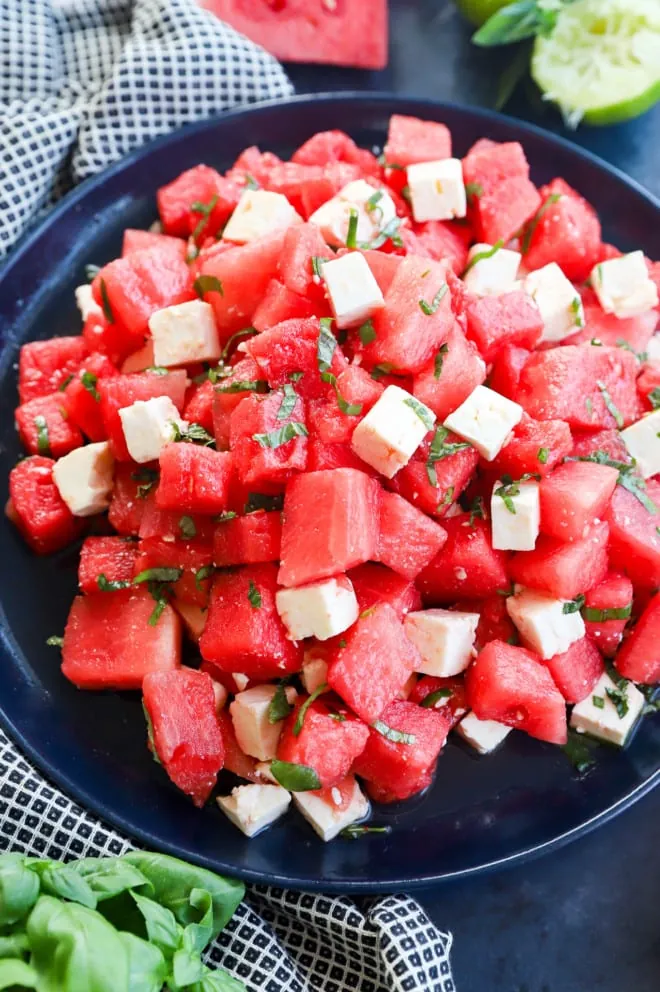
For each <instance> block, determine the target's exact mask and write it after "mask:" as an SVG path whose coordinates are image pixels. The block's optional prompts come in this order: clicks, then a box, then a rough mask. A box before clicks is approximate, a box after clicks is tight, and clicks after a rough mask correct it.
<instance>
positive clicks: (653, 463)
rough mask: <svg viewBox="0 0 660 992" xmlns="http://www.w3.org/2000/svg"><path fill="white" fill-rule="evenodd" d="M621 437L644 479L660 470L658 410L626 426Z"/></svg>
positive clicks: (659, 420)
mask: <svg viewBox="0 0 660 992" xmlns="http://www.w3.org/2000/svg"><path fill="white" fill-rule="evenodd" d="M621 438H622V439H623V441H625V444H626V448H627V449H628V451H629V452H630V454H631V455H632V456H633V458H634V459H635V461H636V462H637V468H638V469H639V470H640V472H641V473H642V475H643V477H644V478H645V479H650V478H651V476H652V475H656V474H657V473H658V472H660V410H654V411H653V413H649V414H647V415H646V416H645V417H642V419H641V420H638V421H637V422H636V423H634V424H631V425H630V427H626V429H625V431H621Z"/></svg>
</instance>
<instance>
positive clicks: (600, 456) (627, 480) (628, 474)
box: [564, 450, 658, 515]
mask: <svg viewBox="0 0 660 992" xmlns="http://www.w3.org/2000/svg"><path fill="white" fill-rule="evenodd" d="M564 461H567V462H594V463H595V464H596V465H609V466H611V467H612V468H616V469H618V470H619V477H618V478H617V480H616V481H617V485H618V486H623V488H624V489H627V490H628V492H629V493H632V495H633V496H634V497H635V498H636V499H638V500H639V502H640V503H641V504H642V506H643V507H644V509H645V510H647V511H648V512H649V513H652V514H654V515H655V514H657V513H658V507H657V506H656V505H655V503H654V502H653V501H652V500H651V499H650V498H649V496H648V495H647V493H646V483H645V482H644V480H643V479H641V478H640V477H639V476H637V475H635V474H634V469H635V465H636V462H635V459H634V458H633V459H632V461H630V462H620V461H616V459H614V458H610V456H609V455H608V454H607V453H606V452H605V451H600V450H598V451H593V452H592V453H591V454H590V455H578V456H572V457H568V458H565V459H564Z"/></svg>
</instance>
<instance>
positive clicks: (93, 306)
mask: <svg viewBox="0 0 660 992" xmlns="http://www.w3.org/2000/svg"><path fill="white" fill-rule="evenodd" d="M76 306H77V307H78V309H79V310H80V316H81V317H82V319H83V323H84V322H85V321H86V320H87V318H88V317H89V316H90V315H91V314H96V315H97V317H102V316H103V307H100V306H99V305H98V303H97V302H96V300H95V299H94V294H93V293H92V285H91V283H85V285H84V286H76Z"/></svg>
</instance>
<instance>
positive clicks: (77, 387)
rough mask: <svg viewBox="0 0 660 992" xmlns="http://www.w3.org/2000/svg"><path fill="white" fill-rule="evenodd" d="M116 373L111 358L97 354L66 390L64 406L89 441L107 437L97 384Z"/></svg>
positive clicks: (86, 360)
mask: <svg viewBox="0 0 660 992" xmlns="http://www.w3.org/2000/svg"><path fill="white" fill-rule="evenodd" d="M116 374H117V369H116V368H115V366H114V365H113V364H112V362H111V361H110V359H109V358H108V357H107V356H106V355H103V354H100V353H98V352H97V353H95V354H93V355H90V356H89V357H88V358H86V359H85V360H84V361H83V363H82V365H81V367H80V369H79V370H78V371H77V372H76V373H75V375H74V376H73V378H72V379H71V381H70V382H69V383H68V385H67V386H66V388H65V390H64V405H65V407H66V411H67V413H68V415H69V420H71V421H72V423H74V424H75V425H76V427H78V428H80V430H81V431H82V432H83V434H85V436H86V437H88V438H89V440H90V441H104V440H105V439H106V437H107V434H106V431H105V424H104V423H103V417H102V416H101V407H100V393H99V391H98V389H97V388H96V384H97V382H98V381H99V379H107V378H109V377H111V376H114V375H116Z"/></svg>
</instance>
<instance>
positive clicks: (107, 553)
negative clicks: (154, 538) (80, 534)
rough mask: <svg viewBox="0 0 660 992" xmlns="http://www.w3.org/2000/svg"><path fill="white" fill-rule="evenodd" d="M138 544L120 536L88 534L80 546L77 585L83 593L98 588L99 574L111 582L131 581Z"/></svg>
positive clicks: (91, 591)
mask: <svg viewBox="0 0 660 992" xmlns="http://www.w3.org/2000/svg"><path fill="white" fill-rule="evenodd" d="M137 555H138V546H137V544H136V543H135V542H133V541H125V540H124V539H123V538H121V537H86V538H85V540H84V541H83V546H82V548H81V549H80V562H79V563H78V585H79V586H80V590H81V592H84V593H86V594H91V593H95V592H98V591H99V584H98V577H99V575H104V576H105V577H106V579H107V580H108V582H129V583H130V582H132V580H133V575H134V574H135V560H136V558H137Z"/></svg>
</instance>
